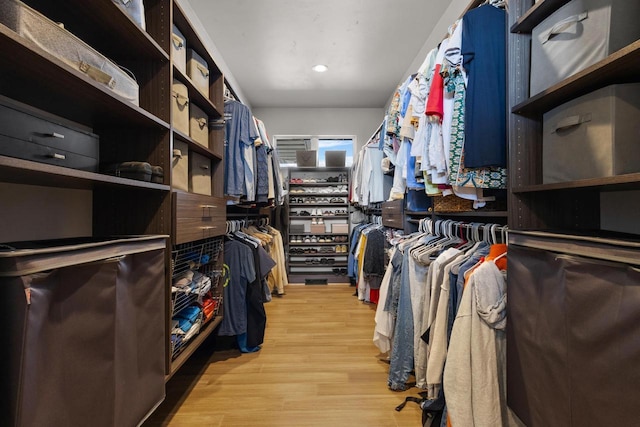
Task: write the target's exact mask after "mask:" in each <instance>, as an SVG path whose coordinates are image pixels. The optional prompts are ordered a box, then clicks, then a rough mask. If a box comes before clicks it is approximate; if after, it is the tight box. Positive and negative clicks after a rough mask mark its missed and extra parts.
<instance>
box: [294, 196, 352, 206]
mask: <svg viewBox="0 0 640 427" xmlns="http://www.w3.org/2000/svg"><path fill="white" fill-rule="evenodd" d="M293 196H296V197H298V196H297V195H293ZM289 206H292V207H296V208H301V207H307V208H310V207H316V208H322V207H324V206H341V207H345V206H348V203H289Z"/></svg>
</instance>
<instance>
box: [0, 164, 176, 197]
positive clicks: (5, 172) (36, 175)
mask: <svg viewBox="0 0 640 427" xmlns="http://www.w3.org/2000/svg"><path fill="white" fill-rule="evenodd" d="M0 181H2V182H12V183H16V184H29V185H41V186H45V187H61V188H75V189H85V190H91V189H93V188H96V187H99V186H112V187H113V186H125V187H129V188H130V187H137V188H146V189H150V190H158V191H169V190H170V187H169V186H168V185H164V184H155V183H151V182H144V181H137V180H134V179H127V178H119V177H116V176H111V175H103V174H99V173H94V172H87V171H82V170H77V169H71V168H65V167H61V166H55V165H49V164H46V163H39V162H32V161H29V160H23V159H16V158H13V157H6V156H0Z"/></svg>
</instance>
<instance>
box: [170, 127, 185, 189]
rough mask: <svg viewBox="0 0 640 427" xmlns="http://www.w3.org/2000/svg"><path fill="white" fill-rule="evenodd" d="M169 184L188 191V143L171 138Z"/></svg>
mask: <svg viewBox="0 0 640 427" xmlns="http://www.w3.org/2000/svg"><path fill="white" fill-rule="evenodd" d="M171 186H172V187H173V188H177V189H178V190H184V191H189V145H188V144H187V143H186V142H182V141H178V140H177V139H175V138H174V140H173V160H172V163H171Z"/></svg>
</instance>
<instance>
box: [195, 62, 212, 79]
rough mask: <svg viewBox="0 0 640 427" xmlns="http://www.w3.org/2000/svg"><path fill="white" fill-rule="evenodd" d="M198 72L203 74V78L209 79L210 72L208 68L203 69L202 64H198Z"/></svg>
mask: <svg viewBox="0 0 640 427" xmlns="http://www.w3.org/2000/svg"><path fill="white" fill-rule="evenodd" d="M197 67H198V70H200V73H201V74H202V77H209V70H208V69H207V68H206V67H203V66H202V64H197Z"/></svg>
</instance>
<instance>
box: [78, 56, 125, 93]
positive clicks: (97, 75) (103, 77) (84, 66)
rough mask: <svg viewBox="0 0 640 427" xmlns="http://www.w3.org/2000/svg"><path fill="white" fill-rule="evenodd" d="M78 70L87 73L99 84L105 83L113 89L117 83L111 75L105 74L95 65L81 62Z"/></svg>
mask: <svg viewBox="0 0 640 427" xmlns="http://www.w3.org/2000/svg"><path fill="white" fill-rule="evenodd" d="M78 69H79V70H80V71H82V72H83V73H85V74H86V75H87V76H89V77H91V78H92V79H93V80H95V81H97V82H98V83H103V84H105V85H107V86H109V87H110V88H111V89H113V88H114V87H115V85H116V81H115V80H114V79H113V77H111V76H110V75H109V74H107V73H105V72H104V71H102V70H101V69H99V68H97V67H94V66H93V65H91V64H89V63H87V62H84V61H80V63H79V64H78Z"/></svg>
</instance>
